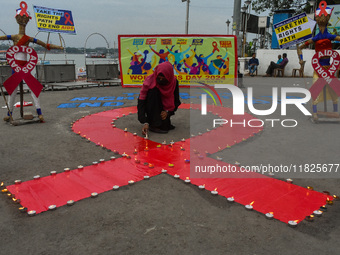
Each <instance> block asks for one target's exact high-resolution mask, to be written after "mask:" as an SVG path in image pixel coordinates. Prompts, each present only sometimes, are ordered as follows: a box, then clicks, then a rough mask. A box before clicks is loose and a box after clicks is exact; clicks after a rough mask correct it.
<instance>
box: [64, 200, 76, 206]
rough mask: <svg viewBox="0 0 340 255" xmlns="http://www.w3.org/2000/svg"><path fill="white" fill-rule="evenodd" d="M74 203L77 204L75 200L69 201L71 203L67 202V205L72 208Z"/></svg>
mask: <svg viewBox="0 0 340 255" xmlns="http://www.w3.org/2000/svg"><path fill="white" fill-rule="evenodd" d="M74 203H75V202H74V201H73V200H69V201H67V203H66V204H67V205H68V206H72V205H74Z"/></svg>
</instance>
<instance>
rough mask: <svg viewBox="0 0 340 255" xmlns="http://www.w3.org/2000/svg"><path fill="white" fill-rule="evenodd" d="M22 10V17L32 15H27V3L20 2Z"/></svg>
mask: <svg viewBox="0 0 340 255" xmlns="http://www.w3.org/2000/svg"><path fill="white" fill-rule="evenodd" d="M20 8H21V11H20V14H19V15H20V16H24V15H26V17H29V16H30V15H29V14H28V13H27V3H26V2H25V1H21V2H20Z"/></svg>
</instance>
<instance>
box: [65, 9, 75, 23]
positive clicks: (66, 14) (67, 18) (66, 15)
mask: <svg viewBox="0 0 340 255" xmlns="http://www.w3.org/2000/svg"><path fill="white" fill-rule="evenodd" d="M65 18H66V20H65V25H66V24H67V23H68V22H70V24H71V25H73V22H72V21H71V20H70V18H71V15H70V14H69V13H68V12H65Z"/></svg>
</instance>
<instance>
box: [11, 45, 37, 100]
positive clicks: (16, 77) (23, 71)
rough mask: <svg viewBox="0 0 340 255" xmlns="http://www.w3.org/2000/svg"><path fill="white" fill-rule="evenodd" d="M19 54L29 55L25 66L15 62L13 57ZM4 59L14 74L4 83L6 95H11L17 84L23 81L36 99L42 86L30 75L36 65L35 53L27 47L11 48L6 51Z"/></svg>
mask: <svg viewBox="0 0 340 255" xmlns="http://www.w3.org/2000/svg"><path fill="white" fill-rule="evenodd" d="M20 52H21V53H23V54H29V55H30V58H29V60H28V61H25V62H26V64H25V65H20V64H19V62H20V60H16V59H15V57H14V56H15V54H16V53H20ZM6 59H7V62H8V63H9V65H10V66H11V68H12V69H13V71H15V73H14V74H13V75H12V76H11V77H9V78H8V79H7V80H6V81H5V82H4V87H5V88H6V90H7V92H8V94H10V95H12V93H13V92H14V90H15V89H16V88H17V87H18V85H19V83H20V82H21V81H22V80H24V81H25V82H26V84H27V86H28V87H29V88H30V89H31V90H32V92H33V93H34V94H35V95H36V97H38V96H39V94H40V92H41V91H42V89H43V86H42V85H41V84H40V82H39V81H38V80H37V79H36V78H34V77H33V75H32V74H31V72H32V70H33V69H34V67H35V66H36V65H37V63H38V55H37V53H36V51H35V50H33V49H32V48H30V47H28V46H23V45H21V46H17V45H16V46H12V47H11V48H9V49H8V50H7V53H6Z"/></svg>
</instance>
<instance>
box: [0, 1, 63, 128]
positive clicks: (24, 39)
mask: <svg viewBox="0 0 340 255" xmlns="http://www.w3.org/2000/svg"><path fill="white" fill-rule="evenodd" d="M15 19H16V21H17V23H18V25H19V33H18V34H15V35H6V36H0V40H12V41H13V44H14V45H15V46H21V45H22V46H28V45H29V43H36V44H39V45H40V46H42V47H44V48H46V49H48V50H50V49H60V50H63V49H64V48H63V47H62V46H57V45H53V44H46V43H44V42H42V41H40V40H38V39H36V38H33V37H29V36H27V35H26V25H27V24H28V22H29V20H30V19H32V17H31V16H30V15H29V13H28V11H27V3H26V2H24V1H22V2H21V3H20V8H19V9H17V10H16V15H15ZM27 58H28V56H27V53H24V52H18V53H17V54H16V55H15V59H16V60H17V62H18V63H19V64H20V65H22V66H24V65H25V64H26V63H27V61H28V59H27ZM13 72H14V71H13ZM13 72H12V73H13ZM18 88H19V86H18ZM16 94H17V89H15V91H14V92H13V93H12V94H11V95H10V96H9V100H8V106H9V112H8V114H7V115H8V116H6V117H5V118H4V121H9V120H10V115H11V114H12V112H13V107H14V102H15V99H16ZM31 95H32V98H33V101H34V104H35V107H36V111H37V114H38V116H39V119H40V121H43V120H44V118H43V115H42V111H41V107H40V100H39V98H38V97H36V96H35V95H34V93H33V92H32V91H31Z"/></svg>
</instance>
